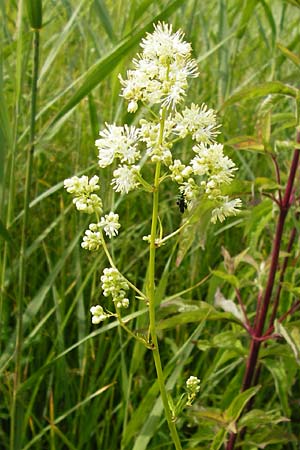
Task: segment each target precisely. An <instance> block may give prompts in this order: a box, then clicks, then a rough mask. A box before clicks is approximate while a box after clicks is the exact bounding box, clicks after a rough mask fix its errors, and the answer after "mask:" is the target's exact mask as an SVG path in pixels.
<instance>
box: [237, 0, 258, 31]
mask: <svg viewBox="0 0 300 450" xmlns="http://www.w3.org/2000/svg"><path fill="white" fill-rule="evenodd" d="M256 5H257V0H246V1H244V7H243V12H242V17H241V20H240V23H239V25H238V27H239V28H238V32H237V34H236V37H237V38H238V39H241V38H242V37H243V35H244V33H245V31H246V28H247V25H248V24H249V21H250V19H251V16H253V11H254V8H255V6H256Z"/></svg>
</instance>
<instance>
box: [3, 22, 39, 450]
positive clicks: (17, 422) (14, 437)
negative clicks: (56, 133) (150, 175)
mask: <svg viewBox="0 0 300 450" xmlns="http://www.w3.org/2000/svg"><path fill="white" fill-rule="evenodd" d="M33 33H34V38H33V45H34V56H33V74H32V85H31V88H32V89H31V119H30V143H29V147H28V153H27V162H26V175H25V192H24V216H23V226H22V233H21V248H20V266H19V292H18V297H17V305H16V306H17V324H16V330H17V332H16V352H15V374H14V387H13V399H12V414H11V436H10V448H11V450H19V449H21V437H22V428H23V423H22V422H23V421H22V410H23V402H22V399H21V395H20V393H19V387H20V383H21V370H22V349H23V307H24V298H25V286H26V274H27V268H26V264H25V250H26V245H27V240H28V231H29V203H30V187H31V179H32V165H33V156H34V147H35V119H36V101H37V80H38V68H39V42H40V34H39V30H34V32H33Z"/></svg>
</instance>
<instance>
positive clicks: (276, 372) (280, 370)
mask: <svg viewBox="0 0 300 450" xmlns="http://www.w3.org/2000/svg"><path fill="white" fill-rule="evenodd" d="M262 362H263V364H264V365H265V366H266V367H267V369H268V370H269V371H270V373H271V374H272V377H273V380H274V382H275V388H276V392H277V395H278V397H279V399H280V403H281V406H282V409H283V412H284V414H285V415H286V416H287V417H289V416H290V412H291V411H290V406H289V400H288V392H289V379H288V376H287V370H288V368H286V367H285V365H284V364H283V362H282V359H279V358H278V359H277V360H273V359H272V360H271V359H267V358H265V359H263V360H262ZM287 364H288V363H287Z"/></svg>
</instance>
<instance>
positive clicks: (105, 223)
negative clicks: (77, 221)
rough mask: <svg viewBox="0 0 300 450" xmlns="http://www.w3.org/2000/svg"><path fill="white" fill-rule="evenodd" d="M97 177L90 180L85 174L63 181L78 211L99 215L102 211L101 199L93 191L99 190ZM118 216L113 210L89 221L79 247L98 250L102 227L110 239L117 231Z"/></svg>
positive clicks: (118, 225)
mask: <svg viewBox="0 0 300 450" xmlns="http://www.w3.org/2000/svg"><path fill="white" fill-rule="evenodd" d="M98 182H99V177H97V176H96V175H95V176H93V177H92V178H91V179H90V180H89V179H88V177H87V176H86V175H83V176H82V177H81V178H78V177H72V178H68V179H66V180H65V181H64V187H65V189H66V190H67V192H69V193H70V194H72V195H74V199H73V203H75V205H76V208H77V209H78V210H79V211H83V212H86V213H88V214H92V213H96V215H97V216H99V215H100V214H101V213H102V200H101V198H100V197H98V195H97V194H93V192H94V191H96V190H99V189H100V186H99V184H98ZM120 227H121V225H120V224H119V216H118V214H115V213H114V212H112V211H111V212H110V213H109V214H106V215H105V216H104V217H101V218H100V222H98V223H91V224H90V225H89V229H88V230H86V231H85V236H84V237H83V241H82V243H81V247H82V248H84V249H85V250H90V251H95V250H99V248H100V247H101V245H102V239H103V237H102V229H104V232H105V234H106V235H107V236H108V237H109V238H110V239H111V238H112V237H113V236H117V234H118V232H119V228H120Z"/></svg>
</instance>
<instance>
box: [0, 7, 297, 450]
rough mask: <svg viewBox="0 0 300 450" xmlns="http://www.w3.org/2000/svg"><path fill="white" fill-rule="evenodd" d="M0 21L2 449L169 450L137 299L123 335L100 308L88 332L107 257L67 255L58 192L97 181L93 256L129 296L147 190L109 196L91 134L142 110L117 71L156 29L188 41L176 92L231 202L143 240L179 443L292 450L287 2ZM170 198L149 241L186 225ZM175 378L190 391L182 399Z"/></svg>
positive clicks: (109, 170) (141, 256)
mask: <svg viewBox="0 0 300 450" xmlns="http://www.w3.org/2000/svg"><path fill="white" fill-rule="evenodd" d="M39 5H41V6H42V9H41V10H40V9H39V7H38V6H39ZM0 17H1V57H0V143H1V144H0V145H1V150H0V196H1V204H0V205H1V209H0V262H1V264H0V268H1V272H0V277H1V279H0V286H1V292H0V294H1V298H0V325H1V329H0V333H1V334H0V348H1V352H0V374H1V377H0V381H1V383H0V393H1V404H0V420H1V426H0V447H1V449H2V448H3V449H10V450H21V449H23V450H27V449H37V450H40V449H51V450H60V449H73V450H80V449H82V450H86V449H91V450H92V449H103V450H104V449H105V450H107V449H109V450H117V449H123V450H132V449H133V450H144V449H151V450H154V449H166V450H167V449H170V450H171V449H173V448H174V443H173V442H172V438H171V436H170V433H169V429H168V424H167V421H166V417H165V414H164V408H163V404H162V401H161V397H160V384H159V382H158V381H157V375H156V370H155V364H154V362H153V357H152V353H153V348H151V344H153V340H152V342H151V339H150V340H148V341H147V338H149V317H148V305H147V302H144V301H141V300H140V299H138V298H135V292H134V291H133V290H131V291H129V292H128V296H129V300H130V304H129V307H128V308H127V309H126V310H123V311H122V317H123V320H124V321H125V323H126V327H128V329H129V334H128V333H126V330H124V327H123V328H122V327H121V326H119V321H118V318H117V317H114V316H112V317H110V318H109V320H107V321H104V322H103V323H101V324H99V325H95V324H92V322H91V313H90V308H91V307H92V306H93V305H97V304H101V305H103V306H104V307H105V308H107V310H111V309H112V308H113V302H112V301H111V300H109V299H107V298H104V297H103V295H102V290H101V282H100V277H101V275H102V274H103V270H104V269H105V268H106V267H108V262H107V255H106V254H105V251H104V249H102V248H100V249H99V250H98V251H97V252H88V251H85V250H84V249H83V248H82V247H81V245H80V244H81V242H82V237H83V236H84V233H85V230H86V229H87V228H88V225H89V223H90V222H89V218H88V217H87V216H86V215H84V214H81V215H80V214H78V213H75V211H74V206H73V204H72V199H71V197H70V196H69V194H68V193H67V192H66V191H65V190H64V189H63V187H64V180H65V179H69V178H70V177H72V176H74V175H76V176H78V177H81V176H82V175H87V176H88V177H89V178H90V177H92V176H93V175H95V174H97V175H98V176H99V179H100V185H101V198H102V201H103V205H104V209H105V212H108V211H115V212H116V213H118V215H119V217H120V223H121V228H120V230H119V235H118V236H117V237H115V238H113V239H111V240H109V241H107V246H108V248H109V252H110V255H112V258H113V260H114V261H115V263H116V265H117V267H118V269H120V270H121V271H122V274H124V275H125V276H126V278H127V279H128V280H130V282H131V283H132V284H134V285H135V286H137V287H138V289H139V290H140V291H141V292H143V293H144V292H147V289H149V287H148V284H149V277H151V274H150V275H149V266H148V260H149V245H147V243H146V242H145V241H144V240H143V239H142V237H143V236H147V235H149V234H150V226H151V215H152V198H151V195H148V193H147V192H146V193H144V192H141V191H139V190H136V191H133V192H130V193H129V194H128V195H121V194H120V193H118V192H115V191H113V190H112V189H111V185H110V182H111V178H112V176H113V171H114V169H115V167H114V166H112V167H106V168H105V169H104V168H101V167H99V165H98V163H97V155H98V150H97V148H96V146H95V144H94V143H95V140H97V139H99V130H103V129H104V128H105V123H116V124H118V125H122V124H124V123H126V124H128V125H129V126H130V125H137V124H138V123H139V121H140V120H141V119H142V118H144V115H145V114H146V113H148V112H147V110H146V108H140V109H139V110H138V111H137V112H136V111H133V112H128V111H127V106H128V105H127V102H126V101H125V100H124V98H123V97H122V96H120V92H121V89H122V85H121V83H120V79H119V74H121V75H122V77H123V79H124V78H125V77H126V71H127V70H128V69H130V68H132V62H131V61H132V58H133V57H134V56H135V55H136V53H137V52H139V51H141V50H140V48H139V42H140V41H141V39H142V38H143V37H145V35H146V33H147V32H149V33H151V32H152V31H153V23H154V24H157V23H158V22H165V23H169V24H172V26H173V30H174V31H176V30H178V29H181V30H182V31H183V32H184V33H185V38H184V39H185V40H186V41H187V42H190V43H191V45H192V49H193V53H192V56H193V58H194V59H195V60H196V61H197V65H198V70H199V77H198V78H196V79H193V80H192V81H191V82H190V84H189V88H188V91H187V96H186V100H185V101H186V102H187V103H189V104H190V103H191V102H194V103H197V104H199V105H201V104H202V103H206V104H207V105H208V107H209V108H214V110H215V112H216V115H217V121H218V123H220V124H221V128H220V132H221V133H220V135H219V136H218V137H217V140H218V142H220V143H222V144H223V145H224V152H225V153H226V155H228V157H230V158H231V159H232V160H233V161H234V163H235V165H236V166H237V167H238V170H237V171H236V172H235V178H234V180H233V181H232V183H231V184H230V185H228V186H227V187H226V195H228V197H229V198H240V199H241V200H242V208H241V212H240V213H239V214H237V215H236V216H233V217H229V218H227V219H226V220H225V221H223V222H222V223H220V222H219V221H217V223H215V224H213V223H211V222H210V218H209V217H208V210H207V208H206V204H205V202H204V203H203V204H201V202H200V204H198V205H197V208H196V211H194V212H193V218H192V219H191V220H190V223H189V225H188V226H187V227H185V228H184V229H183V230H182V232H181V233H178V234H176V235H175V236H174V238H173V239H169V240H167V241H166V242H164V245H162V246H161V247H159V248H158V249H157V251H156V267H155V288H154V286H153V292H154V291H155V309H156V310H155V314H156V322H155V327H156V333H157V338H158V343H159V348H160V358H161V361H162V367H163V370H164V378H165V384H166V389H167V392H168V397H169V407H170V412H171V413H172V415H173V416H174V423H175V426H176V430H177V433H178V436H179V438H180V441H181V446H182V448H184V449H211V450H217V449H221V448H224V449H227V450H231V449H233V448H241V449H243V450H252V449H253V450H254V449H257V448H270V449H274V450H277V449H278V450H279V449H288V450H296V449H297V448H299V442H300V440H299V436H300V413H299V411H300V383H299V375H300V373H299V364H300V331H299V330H300V312H299V311H300V300H299V296H300V288H299V280H300V273H299V231H300V226H299V211H300V210H299V207H300V204H299V200H300V190H299V186H300V183H299V182H300V174H299V168H298V161H299V151H300V128H299V126H300V124H299V105H300V93H299V92H300V91H299V84H298V80H299V69H300V58H299V54H300V53H299V52H300V33H299V32H300V30H299V18H300V2H299V1H298V0H290V1H284V0H249V1H248V0H228V1H226V0H212V1H210V2H205V1H201V0H170V1H153V0H133V1H128V0H124V1H118V0H117V1H111V0H106V1H104V0H81V1H78V2H76V1H74V0H61V1H56V2H54V1H51V0H47V1H45V0H44V1H41V2H39V1H30V0H28V1H25V0H24V1H23V0H19V1H9V2H7V1H5V0H0ZM191 146H192V142H191V140H189V139H188V140H186V141H180V142H178V143H177V144H176V145H175V147H174V151H176V154H177V155H178V154H180V155H187V154H188V152H190V148H191ZM145 173H146V176H148V175H149V177H150V176H152V178H153V167H151V166H150V165H149V166H148V165H147V166H146V167H145ZM151 174H152V175H151ZM148 179H149V178H148ZM150 179H151V178H150ZM145 194H146V195H145ZM178 195H179V190H178V186H176V185H175V184H173V185H172V184H167V183H162V184H161V186H160V205H159V220H158V222H159V223H161V224H162V227H163V234H164V235H168V234H170V233H172V232H173V231H174V230H176V229H177V228H178V227H180V226H181V224H182V221H184V220H186V218H188V217H189V214H190V212H189V210H186V208H185V205H183V204H182V203H181V204H180V201H181V202H182V201H183V202H184V201H185V200H184V199H182V198H181V200H180V197H179V200H178ZM178 203H179V207H180V208H179V207H178ZM180 209H181V210H183V211H180ZM182 212H183V213H182ZM209 212H211V211H209ZM158 228H159V227H158ZM158 234H159V233H158ZM137 297H138V296H137ZM124 311H125V312H124ZM130 333H131V334H130ZM134 336H136V337H137V339H135V338H134ZM142 340H144V341H146V342H148V346H147V345H143V342H141V341H142ZM191 376H196V377H198V378H199V379H200V380H201V384H200V390H199V391H198V389H197V393H196V395H195V396H194V397H193V398H191V396H189V397H188V402H187V403H188V404H186V402H185V401H183V399H185V400H186V396H187V395H186V380H187V379H189V377H191ZM173 441H174V439H173ZM176 448H181V447H178V446H177V447H176Z"/></svg>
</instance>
